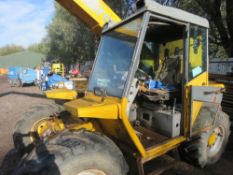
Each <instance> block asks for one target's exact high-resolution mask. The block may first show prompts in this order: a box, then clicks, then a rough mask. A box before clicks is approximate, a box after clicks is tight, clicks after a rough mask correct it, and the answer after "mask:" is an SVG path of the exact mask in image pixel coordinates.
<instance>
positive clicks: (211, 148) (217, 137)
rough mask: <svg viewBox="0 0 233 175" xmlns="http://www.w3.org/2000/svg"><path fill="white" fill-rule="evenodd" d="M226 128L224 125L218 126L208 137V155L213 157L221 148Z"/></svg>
mask: <svg viewBox="0 0 233 175" xmlns="http://www.w3.org/2000/svg"><path fill="white" fill-rule="evenodd" d="M224 135H225V134H224V129H223V128H222V127H217V128H215V129H214V130H213V132H212V133H211V134H210V136H209V138H208V149H207V152H208V156H209V157H213V156H215V155H216V154H218V152H219V151H220V150H221V147H222V144H223V140H224Z"/></svg>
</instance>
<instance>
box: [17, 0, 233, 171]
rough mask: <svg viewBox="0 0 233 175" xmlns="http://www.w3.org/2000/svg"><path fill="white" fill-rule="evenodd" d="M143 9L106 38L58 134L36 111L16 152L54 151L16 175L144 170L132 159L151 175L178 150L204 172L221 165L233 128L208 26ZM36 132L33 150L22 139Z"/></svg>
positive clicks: (57, 124)
mask: <svg viewBox="0 0 233 175" xmlns="http://www.w3.org/2000/svg"><path fill="white" fill-rule="evenodd" d="M63 2H66V3H67V2H68V1H63ZM69 2H73V1H69ZM80 2H81V1H80ZM66 5H67V4H66ZM137 5H138V8H139V10H138V12H137V13H135V14H133V15H132V16H130V17H128V18H127V19H125V20H124V21H122V22H121V23H119V24H117V25H114V26H111V27H109V28H108V29H105V30H104V31H103V33H102V38H101V43H100V46H99V50H98V54H97V56H96V60H95V63H94V66H93V70H92V73H91V76H90V78H89V84H88V88H87V91H86V93H85V96H84V97H82V98H79V99H76V100H73V101H70V102H67V103H65V104H64V107H65V110H66V111H68V113H66V114H65V115H62V113H60V114H59V115H52V117H47V118H48V119H47V120H49V121H50V122H49V124H50V125H51V126H53V127H49V126H48V125H45V124H43V123H40V121H39V120H38V118H39V116H38V113H37V112H36V111H31V117H30V122H26V120H23V121H20V122H19V123H20V124H21V125H20V124H18V125H17V127H16V128H17V129H16V131H15V137H14V140H15V144H16V146H18V147H25V146H28V145H29V144H30V143H32V141H33V142H35V143H36V142H37V141H38V140H40V139H42V140H43V139H48V142H46V143H42V144H39V145H37V146H36V147H35V148H34V149H33V151H32V152H31V153H30V154H29V156H28V157H27V158H26V159H25V161H24V162H23V163H22V164H21V165H19V168H18V169H17V170H16V172H24V173H28V171H29V172H30V171H31V172H33V171H37V172H45V171H50V172H53V173H54V172H59V173H60V174H62V175H64V174H85V173H86V174H88V173H89V174H103V175H104V174H113V175H124V174H127V172H128V165H129V167H130V170H131V171H133V170H135V168H131V163H132V162H133V161H126V160H125V158H126V157H127V158H128V157H132V158H133V159H134V160H135V162H137V166H138V172H135V173H134V174H137V173H138V174H140V175H143V174H144V169H143V164H144V163H146V162H148V161H150V160H152V159H155V158H157V157H159V156H161V155H163V154H165V153H167V152H169V151H171V150H173V149H175V148H179V149H180V152H181V155H182V156H183V157H184V159H187V160H188V161H190V162H191V163H194V164H197V165H199V166H201V167H204V166H206V165H210V164H214V163H215V162H217V161H218V159H219V158H220V156H221V154H222V153H223V151H224V148H225V145H226V143H227V141H228V137H229V134H230V122H229V117H228V116H227V115H226V114H225V113H223V112H222V110H221V100H222V93H221V92H222V88H223V85H221V84H213V85H211V84H209V82H208V71H207V70H208V64H206V63H207V62H208V53H207V50H208V49H207V48H208V37H207V36H208V27H209V23H208V21H207V20H206V19H204V18H201V17H198V16H196V15H193V14H190V13H187V12H185V11H182V10H178V9H175V8H171V7H164V6H161V5H159V4H158V3H156V2H154V1H151V0H146V1H140V3H139V4H137ZM145 67H146V68H145ZM148 67H149V68H148ZM153 81H154V82H153ZM158 82H159V83H158ZM156 83H158V84H159V85H160V86H157V85H156ZM161 84H162V85H161ZM161 86H162V87H166V88H159V87H161ZM171 87H172V88H171ZM47 108H48V107H43V108H42V109H43V110H44V113H43V116H45V114H46V112H45V111H46V110H47ZM47 113H48V111H47ZM41 115H42V110H40V116H41ZM48 115H49V114H48ZM26 116H28V114H27V115H26ZM57 116H60V117H57ZM27 118H29V117H27ZM35 119H37V120H35ZM33 120H34V121H33ZM67 120H68V121H71V120H72V122H71V123H69V122H67ZM35 121H36V122H35ZM31 123H36V124H33V126H32V125H30V124H31ZM67 123H69V124H67ZM35 126H36V127H35ZM26 127H27V128H30V129H27V130H26V129H25V128H26ZM28 132H29V135H30V136H31V139H32V140H31V142H30V140H29V139H28V138H24V137H22V136H23V133H28ZM31 133H33V134H36V135H37V136H38V137H33V135H32V134H31ZM26 139H27V140H26ZM123 153H124V154H123ZM28 165H29V166H30V169H29V168H28V167H29V166H28ZM32 165H33V166H32ZM32 167H36V168H32ZM38 167H39V168H38Z"/></svg>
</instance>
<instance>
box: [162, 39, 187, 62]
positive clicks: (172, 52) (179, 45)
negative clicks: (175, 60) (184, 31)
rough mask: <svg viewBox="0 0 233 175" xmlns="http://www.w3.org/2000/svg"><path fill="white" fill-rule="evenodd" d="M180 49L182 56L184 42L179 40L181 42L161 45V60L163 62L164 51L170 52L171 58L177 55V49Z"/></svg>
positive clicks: (176, 41)
mask: <svg viewBox="0 0 233 175" xmlns="http://www.w3.org/2000/svg"><path fill="white" fill-rule="evenodd" d="M176 48H179V49H180V54H179V55H182V54H183V40H182V39H179V40H175V41H170V42H167V43H164V44H160V47H159V58H160V60H163V59H164V57H165V55H164V51H165V50H166V49H168V50H169V56H172V55H175V49H176Z"/></svg>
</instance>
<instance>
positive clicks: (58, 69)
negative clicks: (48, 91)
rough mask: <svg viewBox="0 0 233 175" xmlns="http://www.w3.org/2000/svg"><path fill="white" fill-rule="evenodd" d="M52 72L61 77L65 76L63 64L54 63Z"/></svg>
mask: <svg viewBox="0 0 233 175" xmlns="http://www.w3.org/2000/svg"><path fill="white" fill-rule="evenodd" d="M52 72H53V73H55V74H58V75H61V76H63V77H64V76H65V66H64V64H63V63H58V62H55V63H52Z"/></svg>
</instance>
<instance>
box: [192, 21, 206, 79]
mask: <svg viewBox="0 0 233 175" xmlns="http://www.w3.org/2000/svg"><path fill="white" fill-rule="evenodd" d="M206 60H207V31H206V29H205V28H201V27H199V26H195V25H191V27H190V39H189V69H188V70H189V71H188V72H189V80H192V79H194V78H195V77H197V76H198V75H200V74H202V73H203V72H206V70H207V67H206V66H207V64H206Z"/></svg>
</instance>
